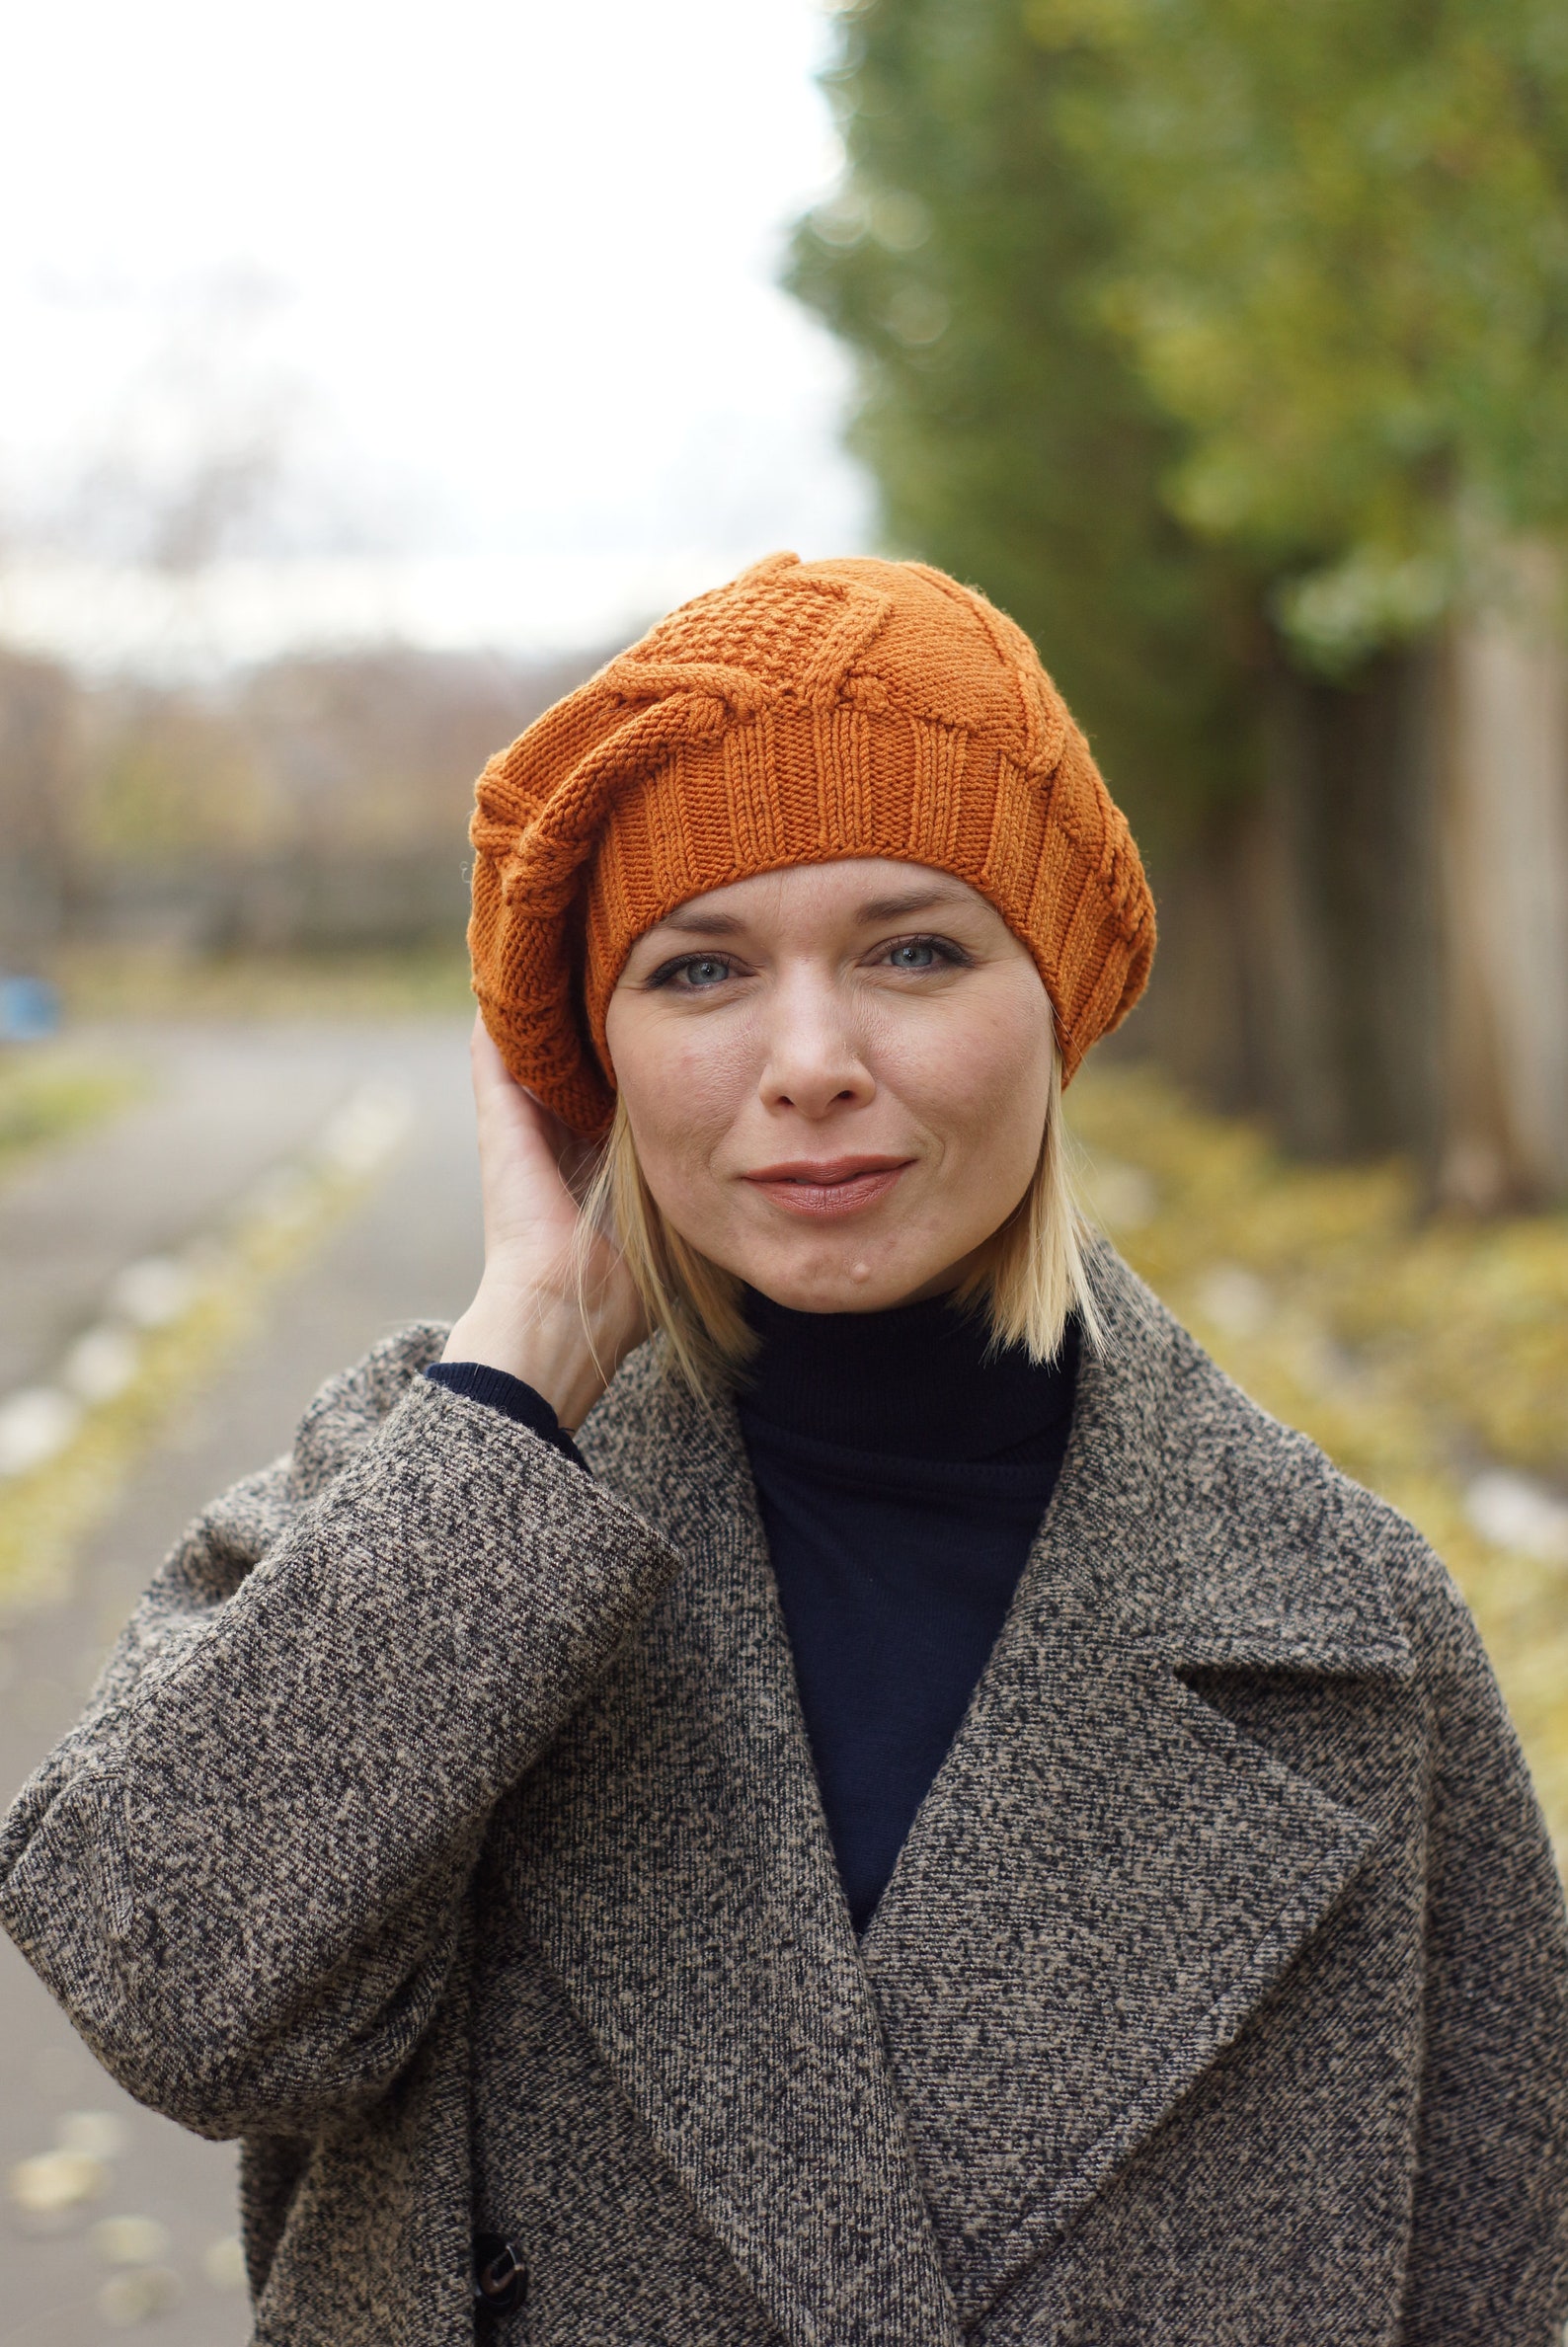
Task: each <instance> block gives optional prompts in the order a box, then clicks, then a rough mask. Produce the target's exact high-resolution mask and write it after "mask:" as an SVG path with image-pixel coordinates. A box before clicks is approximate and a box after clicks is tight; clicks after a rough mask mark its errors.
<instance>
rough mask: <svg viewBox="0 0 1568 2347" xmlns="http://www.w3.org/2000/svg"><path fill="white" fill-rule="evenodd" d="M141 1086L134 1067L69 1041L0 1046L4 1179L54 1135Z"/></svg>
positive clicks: (103, 1113)
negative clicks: (93, 1055) (94, 1055)
mask: <svg viewBox="0 0 1568 2347" xmlns="http://www.w3.org/2000/svg"><path fill="white" fill-rule="evenodd" d="M141 1088H142V1079H141V1077H140V1076H139V1074H138V1073H137V1072H136V1071H135V1070H134V1069H132V1068H129V1067H124V1066H119V1065H117V1064H113V1063H111V1062H109V1061H107V1060H102V1059H97V1058H89V1057H87V1056H84V1055H83V1054H82V1053H81V1052H80V1051H79V1050H77V1049H76V1048H75V1047H74V1046H72V1045H69V1044H52V1043H50V1044H21V1045H12V1046H10V1047H7V1048H0V1180H3V1179H4V1178H5V1176H6V1175H7V1174H9V1173H12V1172H14V1171H15V1169H16V1168H17V1167H18V1166H19V1165H21V1164H23V1163H24V1162H25V1161H26V1160H27V1159H28V1158H29V1157H31V1156H32V1155H33V1154H34V1153H35V1152H36V1151H37V1150H39V1149H41V1148H44V1147H46V1146H47V1145H48V1143H49V1142H50V1141H56V1140H66V1139H69V1138H70V1137H71V1136H72V1135H73V1134H79V1133H82V1132H85V1131H86V1130H87V1128H88V1127H89V1126H92V1125H96V1124H98V1123H100V1122H101V1121H102V1120H103V1119H104V1118H106V1117H111V1116H113V1115H114V1114H115V1113H116V1111H117V1110H118V1109H122V1108H124V1107H126V1106H127V1105H128V1104H129V1102H130V1101H132V1100H134V1099H135V1097H136V1095H137V1094H138V1093H139V1092H140V1090H141Z"/></svg>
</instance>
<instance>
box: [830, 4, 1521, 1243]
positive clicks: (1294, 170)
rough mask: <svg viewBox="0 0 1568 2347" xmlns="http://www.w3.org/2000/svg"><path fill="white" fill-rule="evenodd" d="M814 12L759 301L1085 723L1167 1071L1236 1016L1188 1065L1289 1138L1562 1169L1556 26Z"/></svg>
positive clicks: (1446, 1166) (901, 7)
mask: <svg viewBox="0 0 1568 2347" xmlns="http://www.w3.org/2000/svg"><path fill="white" fill-rule="evenodd" d="M841 13H842V17H843V39H842V45H841V51H840V55H839V59H838V62H837V64H836V67H835V69H834V71H833V72H832V74H831V75H830V77H829V78H830V86H831V88H832V90H833V92H834V94H835V96H836V98H837V101H838V103H839V106H840V108H841V110H842V113H843V117H844V126H845V135H846V142H847V146H848V153H849V164H850V168H849V173H848V177H847V181H846V186H845V189H844V191H843V193H842V194H841V195H840V196H837V197H836V198H835V199H833V201H831V202H829V203H828V204H826V205H824V206H823V207H821V208H820V209H819V210H818V211H817V212H816V213H815V214H814V215H813V216H812V217H811V219H810V220H808V221H807V222H806V223H804V224H803V226H802V228H801V231H800V233H799V236H798V239H797V245H796V251H795V260H794V271H793V281H794V283H795V285H796V288H797V289H798V290H799V291H800V292H801V293H802V294H803V295H804V296H805V297H806V298H807V299H808V300H809V301H811V302H813V303H814V304H815V306H817V307H818V308H819V309H820V310H821V311H822V312H823V315H825V316H826V317H827V318H828V319H829V320H830V322H832V323H833V324H834V325H835V326H836V327H837V328H838V329H839V331H840V332H842V333H844V334H845V335H846V336H847V337H848V338H849V340H850V341H851V343H852V344H853V345H854V347H855V348H856V349H857V351H858V352H859V353H860V355H861V359H862V365H863V371H864V384H865V399H864V404H863V408H862V413H861V418H860V423H859V427H858V436H859V441H860V445H861V447H862V450H863V451H864V453H865V454H866V455H867V457H868V458H869V460H870V461H871V463H872V466H873V468H874V470H875V471H876V473H877V475H878V477H879V479H880V480H881V482H882V484H883V487H884V493H885V498H886V505H887V515H888V521H889V525H890V530H891V533H892V534H893V535H894V537H895V538H896V539H901V540H902V541H903V542H905V543H909V544H913V545H917V546H918V547H920V548H921V550H923V551H927V552H929V553H931V554H932V555H933V556H934V557H935V558H936V559H937V560H939V561H945V562H948V563H949V564H950V565H951V566H952V567H954V568H956V569H959V570H960V571H962V572H964V573H966V574H967V575H969V576H971V577H975V578H977V579H978V580H979V581H980V584H981V585H983V586H986V587H989V588H990V589H991V590H992V591H993V592H995V593H996V594H997V596H998V598H999V599H1000V600H1002V601H1003V602H1006V603H1009V604H1010V605H1011V606H1012V607H1013V608H1014V609H1015V610H1016V611H1017V613H1018V615H1019V616H1020V617H1021V618H1022V619H1023V620H1024V621H1025V623H1026V624H1027V625H1029V626H1030V627H1031V628H1032V630H1033V631H1034V632H1035V633H1036V634H1037V637H1038V640H1039V641H1040V642H1041V644H1042V647H1043V649H1044V651H1045V653H1046V657H1047V660H1048V663H1050V664H1051V665H1054V666H1055V667H1057V668H1058V672H1059V673H1060V676H1061V681H1062V683H1063V685H1064V686H1065V687H1066V689H1067V691H1068V693H1069V697H1072V698H1073V699H1074V700H1075V701H1081V703H1082V704H1083V708H1084V714H1085V715H1086V716H1087V717H1088V718H1089V720H1090V723H1091V726H1092V727H1093V730H1094V732H1095V735H1096V739H1097V742H1098V743H1100V744H1101V745H1102V746H1103V748H1104V750H1105V752H1106V755H1107V763H1108V765H1109V766H1110V768H1111V771H1112V773H1113V776H1114V779H1115V781H1116V784H1117V787H1118V789H1119V790H1120V791H1121V792H1123V793H1124V795H1126V796H1127V797H1128V799H1129V801H1130V803H1131V806H1132V810H1133V812H1134V814H1135V820H1136V821H1137V823H1138V826H1139V829H1140V832H1141V833H1143V834H1144V835H1145V836H1146V837H1147V838H1148V841H1149V844H1150V846H1151V847H1152V848H1153V851H1154V855H1153V861H1154V864H1155V867H1156V872H1157V873H1158V874H1159V876H1160V878H1161V880H1162V883H1163V886H1162V892H1161V893H1162V909H1163V910H1164V911H1165V913H1166V916H1167V918H1166V927H1167V932H1168V934H1169V936H1170V940H1171V944H1172V946H1173V947H1174V948H1175V952H1174V956H1172V955H1167V956H1166V969H1167V979H1166V984H1165V989H1164V997H1163V1000H1164V1022H1165V1032H1166V1035H1167V1037H1168V1038H1171V1039H1173V1040H1174V1042H1175V1046H1176V1048H1175V1050H1174V1052H1173V1056H1175V1057H1176V1058H1177V1059H1178V1060H1180V1059H1181V1058H1182V1056H1183V1052H1184V1050H1187V1052H1188V1056H1189V1060H1190V1057H1191V1054H1190V1048H1189V1047H1188V1046H1187V1045H1186V1043H1185V1039H1186V1038H1188V1037H1190V1036H1191V1035H1193V1034H1194V1033H1196V1032H1203V1033H1210V1032H1218V1031H1219V1029H1220V1028H1222V1027H1223V1025H1224V1022H1223V1020H1222V1019H1220V1018H1219V1017H1218V1016H1217V1013H1218V1009H1219V1005H1220V1003H1221V1001H1222V999H1225V998H1228V999H1230V1000H1232V1001H1234V1002H1235V1003H1236V1004H1237V1005H1238V1011H1237V1015H1236V1017H1235V1019H1233V1020H1232V1022H1231V1025H1232V1029H1233V1033H1232V1036H1231V1041H1230V1057H1231V1062H1232V1064H1231V1065H1230V1067H1229V1068H1228V1070H1220V1072H1221V1073H1223V1074H1225V1075H1226V1076H1227V1079H1228V1082H1229V1087H1230V1089H1231V1090H1232V1092H1233V1093H1236V1094H1239V1095H1240V1096H1242V1097H1255V1098H1259V1099H1261V1100H1263V1101H1265V1102H1266V1103H1267V1104H1268V1105H1270V1106H1272V1107H1273V1108H1275V1110H1276V1111H1277V1112H1278V1113H1279V1114H1280V1115H1281V1117H1282V1121H1283V1123H1284V1124H1285V1127H1286V1129H1287V1131H1288V1132H1289V1133H1290V1134H1292V1136H1293V1137H1294V1138H1295V1139H1296V1140H1297V1141H1299V1142H1302V1143H1304V1144H1305V1145H1308V1146H1312V1147H1317V1148H1322V1149H1334V1148H1338V1147H1344V1146H1347V1145H1354V1144H1356V1143H1358V1142H1360V1143H1366V1142H1369V1141H1372V1142H1376V1141H1383V1140H1387V1139H1390V1138H1396V1137H1397V1138H1400V1139H1403V1140H1406V1141H1410V1140H1413V1139H1414V1140H1417V1141H1420V1142H1422V1143H1423V1144H1425V1145H1427V1146H1428V1148H1429V1153H1430V1156H1431V1159H1432V1162H1433V1164H1434V1168H1435V1170H1436V1172H1437V1175H1438V1178H1439V1181H1440V1183H1441V1185H1442V1186H1443V1187H1444V1188H1445V1189H1446V1190H1447V1191H1448V1193H1449V1194H1450V1195H1451V1196H1455V1197H1462V1198H1464V1199H1465V1200H1467V1201H1468V1202H1469V1203H1473V1204H1480V1205H1491V1204H1497V1203H1502V1202H1503V1201H1504V1200H1506V1199H1528V1198H1531V1197H1539V1196H1542V1195H1546V1194H1549V1193H1551V1192H1553V1191H1556V1190H1561V1189H1562V1188H1564V1187H1565V1186H1568V692H1565V691H1564V689H1563V680H1562V674H1561V670H1562V661H1563V654H1562V640H1563V637H1562V627H1561V615H1560V612H1559V611H1558V609H1557V603H1558V601H1559V599H1560V588H1559V581H1560V566H1559V565H1558V563H1557V560H1556V557H1555V555H1554V554H1553V553H1552V552H1551V551H1550V547H1551V545H1552V543H1553V541H1554V539H1555V538H1556V536H1557V535H1558V533H1560V532H1561V531H1562V529H1563V527H1564V524H1565V523H1568V367H1565V364H1564V361H1565V359H1568V202H1565V193H1568V187H1565V183H1568V17H1565V16H1564V14H1563V12H1562V11H1561V9H1560V8H1559V7H1557V6H1556V5H1555V0H1552V4H1551V5H1547V4H1545V0H1423V5H1421V6H1419V7H1416V6H1413V5H1408V4H1402V5H1394V6H1390V7H1386V8H1382V9H1373V10H1369V9H1367V8H1366V7H1365V6H1364V5H1362V4H1361V0H1297V4H1296V5H1294V6H1293V7H1291V8H1289V9H1281V8H1277V7H1273V6H1266V5H1264V4H1263V0H869V4H864V5H861V6H859V7H852V8H850V9H849V10H847V11H844V12H841ZM1184 842H1185V843H1186V844H1187V847H1188V852H1187V854H1186V855H1185V857H1184V856H1183V855H1182V853H1181V850H1182V847H1183V844H1184ZM1154 1015H1155V1025H1156V1029H1157V1027H1158V1024H1159V1003H1158V998H1156V1002H1155V1005H1154ZM1205 1072H1208V1073H1209V1074H1210V1075H1211V1078H1213V1077H1214V1076H1215V1056H1214V1054H1213V1052H1211V1053H1210V1054H1209V1058H1208V1065H1207V1069H1206V1070H1205Z"/></svg>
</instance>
